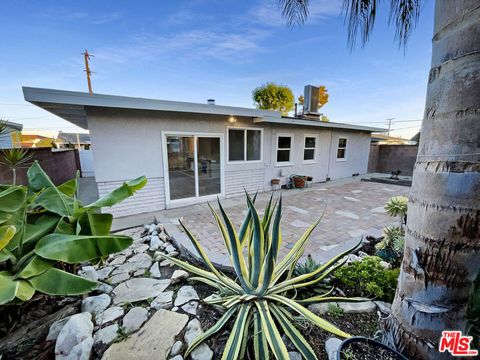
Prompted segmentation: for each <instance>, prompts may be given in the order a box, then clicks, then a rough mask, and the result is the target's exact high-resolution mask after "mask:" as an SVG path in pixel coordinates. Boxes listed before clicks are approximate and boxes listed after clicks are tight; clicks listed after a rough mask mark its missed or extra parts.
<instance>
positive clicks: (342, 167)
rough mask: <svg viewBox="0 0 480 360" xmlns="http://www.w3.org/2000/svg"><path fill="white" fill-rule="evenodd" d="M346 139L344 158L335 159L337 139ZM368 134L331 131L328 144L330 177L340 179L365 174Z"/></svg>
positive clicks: (368, 148)
mask: <svg viewBox="0 0 480 360" xmlns="http://www.w3.org/2000/svg"><path fill="white" fill-rule="evenodd" d="M339 138H346V139H347V151H346V159H345V160H339V159H337V147H338V139H339ZM370 138H371V136H370V134H369V133H361V132H354V131H332V138H331V139H332V141H331V144H330V171H329V173H328V177H329V178H330V179H332V180H333V179H341V178H345V177H350V176H352V175H353V174H365V173H366V172H367V168H368V154H369V151H370Z"/></svg>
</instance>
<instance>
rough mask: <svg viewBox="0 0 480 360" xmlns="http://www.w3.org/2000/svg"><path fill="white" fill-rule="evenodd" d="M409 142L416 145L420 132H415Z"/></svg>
mask: <svg viewBox="0 0 480 360" xmlns="http://www.w3.org/2000/svg"><path fill="white" fill-rule="evenodd" d="M410 140H411V141H416V142H417V143H418V142H419V141H420V131H419V132H417V133H416V134H415V135H413V136H412V138H411V139H410Z"/></svg>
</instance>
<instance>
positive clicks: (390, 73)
mask: <svg viewBox="0 0 480 360" xmlns="http://www.w3.org/2000/svg"><path fill="white" fill-rule="evenodd" d="M310 2H311V14H310V18H309V19H308V22H307V24H306V25H305V26H304V27H300V28H293V29H291V28H287V27H286V26H285V21H284V20H283V19H282V18H281V17H280V10H279V9H278V7H277V5H276V4H277V2H276V0H255V1H253V0H250V1H239V0H185V1H181V0H177V1H153V0H151V1H144V0H135V1H127V0H104V1H93V0H92V1H81V2H80V1H75V2H73V1H66V0H64V1H58V0H57V1H54V0H41V1H38V0H15V1H8V2H4V3H3V4H2V11H1V13H0V22H1V24H2V31H1V33H0V51H1V54H2V59H1V60H0V79H1V81H0V117H3V118H6V119H9V120H11V121H16V122H21V123H23V124H24V126H25V128H34V129H39V128H42V129H48V130H64V131H74V130H75V129H74V127H73V125H72V124H70V123H68V122H65V121H63V120H61V119H59V118H57V117H55V116H53V115H50V114H49V113H47V112H45V111H43V110H41V109H38V108H35V107H34V106H33V105H28V103H25V101H24V100H23V95H22V92H21V86H22V85H27V86H38V87H47V88H57V89H67V90H77V91H86V90H87V85H86V79H85V74H84V72H83V69H84V65H83V58H82V55H81V53H82V52H83V51H84V49H86V48H87V49H88V50H89V52H90V53H91V54H94V55H95V57H94V58H92V61H91V68H92V71H94V72H95V74H94V76H93V78H92V81H93V88H94V91H95V92H97V93H108V94H118V95H126V96H139V97H148V98H159V99H170V100H180V101H193V102H205V101H206V99H207V98H214V99H216V101H217V104H225V105H234V106H246V107H253V102H252V99H251V91H252V90H253V88H255V87H256V86H259V85H261V84H263V83H265V82H268V81H272V82H276V83H279V84H284V85H288V86H290V87H291V88H292V90H293V91H294V93H295V95H296V96H298V95H300V94H301V93H302V92H303V86H304V85H305V84H314V85H316V84H322V85H325V86H327V89H328V90H329V93H330V101H329V103H328V104H327V105H325V107H324V108H323V109H322V110H323V112H324V113H325V114H326V115H327V116H328V117H329V118H330V120H331V121H338V122H349V123H363V124H371V125H375V126H383V124H382V122H383V121H384V119H386V118H392V117H393V118H396V119H397V120H413V119H421V118H422V116H423V110H424V102H425V92H426V84H427V76H428V71H429V65H430V57H431V36H432V31H433V2H434V1H433V0H426V1H425V4H424V5H423V13H422V17H421V20H420V23H419V24H418V26H417V29H416V31H415V32H414V33H413V34H412V36H411V38H410V41H409V43H408V46H407V49H406V51H404V50H403V49H399V48H398V46H397V44H396V43H394V41H393V38H394V30H393V28H389V27H388V26H387V23H388V9H387V8H386V7H385V6H384V7H383V11H381V12H380V13H379V15H378V16H377V22H376V25H375V30H374V33H373V36H372V37H371V40H370V42H369V43H368V44H367V45H366V46H365V48H361V47H359V46H358V47H357V48H356V49H355V50H354V51H353V52H350V50H349V49H348V47H347V42H346V30H345V27H344V24H343V19H342V18H341V17H340V10H341V2H340V0H339V1H336V0H310ZM416 126H417V127H418V126H420V122H398V123H394V124H393V126H392V127H393V128H394V129H399V128H407V129H404V130H400V131H395V132H393V134H397V135H403V136H409V135H412V134H413V133H415V131H416V130H417V129H416V128H415V127H416Z"/></svg>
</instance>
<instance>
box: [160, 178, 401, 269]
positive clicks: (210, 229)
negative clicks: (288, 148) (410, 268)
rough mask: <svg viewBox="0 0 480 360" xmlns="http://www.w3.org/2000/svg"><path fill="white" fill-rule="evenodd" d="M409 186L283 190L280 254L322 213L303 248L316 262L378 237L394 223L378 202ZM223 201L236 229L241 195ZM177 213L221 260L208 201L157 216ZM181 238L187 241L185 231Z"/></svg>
mask: <svg viewBox="0 0 480 360" xmlns="http://www.w3.org/2000/svg"><path fill="white" fill-rule="evenodd" d="M409 190H410V188H408V187H404V186H397V185H388V184H380V183H372V182H363V181H359V180H358V179H355V180H353V179H348V180H347V181H337V182H331V183H325V184H315V185H314V186H313V187H312V188H308V189H303V190H284V191H282V194H283V216H282V235H283V243H282V247H281V249H280V256H283V255H285V254H286V253H287V252H288V250H289V249H291V248H292V246H293V245H294V244H295V241H296V240H297V239H298V238H299V237H300V236H301V235H302V234H303V232H304V231H305V230H306V228H307V227H308V226H309V225H310V224H312V223H313V222H314V221H315V220H316V219H318V218H319V217H320V216H321V215H322V213H324V215H323V218H322V220H321V222H320V224H319V226H318V227H317V228H316V229H315V231H314V232H313V233H312V236H311V239H310V242H309V244H308V246H307V248H306V250H305V255H307V254H311V255H312V257H313V258H314V259H316V260H317V261H325V260H326V259H328V258H329V257H331V256H332V255H333V254H335V253H338V252H339V251H341V250H343V249H346V248H347V247H349V246H351V245H352V244H354V243H355V242H357V241H359V239H360V237H362V236H364V237H365V236H367V235H373V236H379V235H380V234H381V233H382V229H383V227H384V226H387V225H391V224H397V223H398V221H397V220H396V219H392V218H391V217H389V216H388V215H387V214H386V213H385V211H384V209H383V205H384V204H385V202H386V201H387V200H388V199H389V198H390V197H392V196H397V195H408V192H409ZM279 195H280V192H279V191H278V192H275V197H277V196H279ZM269 196H270V193H261V194H259V195H258V199H257V202H256V205H257V208H258V209H262V210H263V209H264V207H265V205H266V203H267V201H268V198H269ZM222 204H223V206H224V208H225V210H226V212H227V214H229V216H230V217H231V219H232V221H233V222H234V224H235V225H236V226H237V228H238V227H239V226H240V224H241V222H242V220H243V218H244V216H245V214H246V204H245V199H244V197H243V196H239V197H235V198H231V199H226V200H223V201H222ZM214 208H217V206H214ZM178 218H180V219H182V221H183V223H184V224H185V225H186V226H187V227H188V228H189V229H190V231H191V232H192V233H193V234H195V235H196V236H197V238H198V239H199V241H200V243H201V244H202V245H203V247H204V248H205V250H206V251H207V253H208V254H209V255H210V256H212V258H213V259H215V260H217V261H215V262H217V263H220V264H221V263H225V262H224V261H222V258H223V259H226V249H225V245H224V243H223V240H222V238H221V236H220V234H219V231H218V228H217V225H216V223H215V220H214V219H213V216H212V214H211V213H210V210H209V208H208V206H207V204H197V205H192V206H189V207H185V208H179V209H171V210H165V211H162V212H161V217H160V220H161V221H166V222H171V223H177V224H178ZM179 230H180V227H179V226H177V231H179ZM179 234H180V233H179ZM174 237H175V235H174ZM182 237H183V240H186V239H185V236H182ZM182 243H183V241H182ZM213 259H212V260H213ZM227 263H228V262H227Z"/></svg>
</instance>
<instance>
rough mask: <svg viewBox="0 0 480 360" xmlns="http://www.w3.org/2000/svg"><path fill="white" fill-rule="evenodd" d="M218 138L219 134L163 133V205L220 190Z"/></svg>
mask: <svg viewBox="0 0 480 360" xmlns="http://www.w3.org/2000/svg"><path fill="white" fill-rule="evenodd" d="M221 140H222V139H221V136H220V135H218V136H210V135H208V136H207V135H194V134H192V135H182V134H168V135H165V136H164V141H165V143H166V149H165V150H166V170H167V172H168V174H165V175H166V190H167V191H166V193H167V205H169V204H170V203H171V204H175V203H188V201H189V200H190V201H191V202H195V200H198V199H202V198H205V197H208V196H216V195H219V194H221V193H222V157H221V146H222V141H221ZM164 159H165V157H164ZM182 200H183V201H182Z"/></svg>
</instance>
